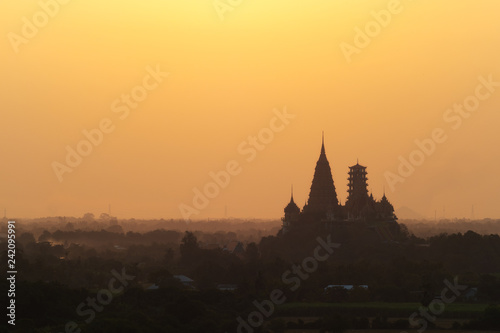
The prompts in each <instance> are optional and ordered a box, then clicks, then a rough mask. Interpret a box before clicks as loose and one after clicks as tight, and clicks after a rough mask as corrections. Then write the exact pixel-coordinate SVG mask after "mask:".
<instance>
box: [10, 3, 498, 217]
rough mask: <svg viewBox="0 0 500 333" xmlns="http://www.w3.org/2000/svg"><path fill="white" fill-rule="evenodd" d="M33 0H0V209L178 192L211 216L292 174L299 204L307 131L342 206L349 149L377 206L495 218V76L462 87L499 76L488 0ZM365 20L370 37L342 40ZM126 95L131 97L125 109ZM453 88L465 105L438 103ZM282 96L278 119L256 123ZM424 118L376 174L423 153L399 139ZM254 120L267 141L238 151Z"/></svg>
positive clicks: (143, 199) (181, 200)
mask: <svg viewBox="0 0 500 333" xmlns="http://www.w3.org/2000/svg"><path fill="white" fill-rule="evenodd" d="M64 2H65V3H64ZM40 3H43V4H45V5H44V7H45V11H46V12H47V13H48V14H47V13H46V12H44V11H43V9H42V7H41V5H40ZM40 3H39V2H30V3H28V2H26V1H14V0H5V1H2V2H1V3H0V22H1V23H0V29H1V31H0V35H1V36H4V37H3V38H1V39H0V55H1V60H2V61H0V71H1V73H2V78H3V80H1V83H0V108H1V113H0V124H1V127H2V130H1V131H0V140H1V141H0V142H1V143H0V156H1V159H0V185H1V189H2V190H1V191H0V208H3V207H5V208H6V209H7V215H8V216H9V217H38V216H56V215H57V216H63V215H66V216H69V215H72V216H81V215H83V214H84V213H86V212H93V213H95V214H100V213H101V212H106V211H107V208H108V204H111V206H112V213H113V215H117V216H118V217H121V218H129V217H135V218H162V217H163V218H180V217H181V216H182V215H181V210H180V205H182V204H184V205H185V206H182V207H187V206H189V207H191V209H192V211H191V212H193V211H194V210H196V211H197V213H196V214H192V215H190V217H191V218H193V219H198V218H203V219H205V218H216V217H222V216H224V209H225V206H226V205H227V210H228V215H229V216H236V217H258V218H278V217H281V216H282V213H283V207H284V206H285V205H286V203H287V202H288V200H289V195H290V193H289V192H290V185H291V184H292V183H293V185H294V189H295V191H294V192H295V199H296V201H297V202H298V203H299V205H300V206H301V207H302V205H303V203H304V201H305V200H306V199H307V195H308V193H309V186H310V183H311V180H312V176H313V171H314V166H315V163H316V161H317V158H318V156H319V152H320V144H321V131H322V130H324V131H325V143H326V153H327V156H328V159H329V161H330V164H331V167H332V171H333V178H334V181H335V185H336V187H337V193H338V195H339V199H340V200H341V201H342V202H344V201H345V198H346V190H347V187H346V184H347V180H346V178H347V170H348V166H349V165H352V164H355V163H356V159H357V158H359V161H360V163H361V164H363V165H365V166H367V167H368V169H367V171H368V177H369V184H370V185H369V188H370V190H371V191H373V194H374V196H375V197H376V198H380V197H381V195H382V193H383V188H384V186H385V188H386V193H387V195H388V197H389V199H390V200H391V201H392V202H393V204H394V206H395V207H400V206H408V207H410V208H412V209H414V210H415V211H417V212H419V213H421V214H423V215H425V216H432V217H433V216H434V211H435V210H437V211H438V217H440V216H442V215H443V209H444V210H445V212H444V214H445V216H446V217H470V216H471V206H472V205H474V210H475V217H476V218H482V217H499V216H500V205H498V200H499V198H500V177H499V176H498V174H497V172H498V170H499V169H500V155H499V153H498V147H497V145H498V142H500V141H499V139H500V132H499V131H498V125H499V122H500V86H495V83H493V84H489V85H487V86H484V84H483V86H482V87H479V88H478V85H480V84H482V83H481V81H480V79H479V78H480V77H482V78H483V79H482V80H483V81H484V80H486V81H487V80H488V77H489V76H491V81H494V82H500V61H499V59H500V20H498V13H499V12H500V2H499V1H496V0H483V1H473V0H464V1H451V0H448V1H424V0H419V1H410V0H401V1H400V2H399V3H398V1H397V0H390V1H378V0H377V1H375V0H364V1H363V0H357V1H354V0H338V1H324V0H311V1H290V0H273V1H269V0H251V1H250V0H241V1H239V2H238V1H236V0H233V1H228V0H220V1H219V2H218V5H219V7H218V10H219V12H218V11H217V9H216V8H215V7H214V1H213V0H206V1H172V0H156V1H155V0H150V1H127V0H121V1H118V0H109V1H97V0H85V1H78V0H72V1H71V0H69V1H68V0H65V1H62V0H61V1H60V3H59V2H56V0H41V2H40ZM63 3H64V4H63ZM228 3H233V4H234V5H235V6H234V7H229V8H230V9H232V10H227V11H224V10H223V9H221V8H226V9H228V7H227V6H229V5H227V4H228ZM238 3H239V4H238ZM224 4H226V5H225V6H226V7H224ZM375 13H376V14H375ZM49 14H50V15H49ZM387 14H388V15H387ZM375 17H378V19H379V22H380V23H378V22H377V21H376V20H375ZM221 18H223V20H222V19H221ZM384 20H385V21H384ZM30 25H33V26H30ZM365 29H368V32H369V35H371V37H370V36H368V37H363V36H357V34H359V31H365V33H366V30H365ZM370 29H372V30H370ZM367 38H368V39H369V40H367ZM363 43H364V44H363ZM347 44H348V45H349V46H346V45H347ZM365 44H366V45H365ZM354 48H356V51H353V50H354ZM346 50H349V52H350V53H349V52H347V53H346ZM154 71H157V72H158V71H159V72H160V73H159V74H155V75H152V74H151V73H152V72H154ZM167 72H168V76H167V75H166V74H164V73H167ZM155 76H156V80H155ZM145 86H147V87H146V88H148V89H146V88H144V87H145ZM488 89H490V90H488ZM132 93H134V94H135V96H138V98H139V97H140V99H141V101H139V102H137V103H136V104H135V102H133V101H131V102H129V103H130V104H129V106H127V104H125V103H126V102H124V101H122V100H121V99H122V98H126V95H130V94H132ZM144 93H145V94H146V95H144ZM477 94H479V97H481V99H479V97H475V96H478V95H477ZM123 96H125V97H123ZM142 99H143V100H142ZM464 101H467V102H468V103H472V104H470V105H469V107H470V108H473V109H474V111H471V112H465V111H462V115H460V113H458V112H455V111H453V110H451V111H447V109H449V108H453V106H454V104H463V103H464ZM474 101H479V104H478V105H474ZM471 105H472V106H471ZM285 108H286V110H287V112H288V113H289V114H291V115H294V116H295V117H294V118H293V119H291V118H290V119H285V120H286V122H288V123H283V122H282V123H279V122H278V120H273V119H274V118H275V117H276V112H278V113H280V112H281V113H283V110H284V109H285ZM273 110H274V111H273ZM457 117H459V118H457ZM459 119H462V120H461V123H458V121H460V120H459ZM102 122H104V125H105V126H104V127H103V128H104V129H105V130H107V131H108V132H109V133H103V134H102V139H101V138H100V137H99V135H97V134H96V135H97V136H95V140H96V141H95V142H98V143H99V144H97V145H96V146H95V145H92V146H90V147H89V146H86V143H85V142H83V141H85V140H86V138H85V136H84V134H83V133H82V131H84V130H88V131H91V130H92V129H95V128H99V126H100V124H102ZM270 122H273V125H274V129H275V131H272V130H266V128H270V126H271V125H270ZM281 125H283V126H281ZM436 128H440V129H441V130H442V133H441V134H442V137H446V140H444V142H442V143H437V144H436V148H435V150H434V151H433V152H432V153H430V154H429V155H425V157H423V161H420V160H419V162H422V163H421V164H420V165H418V166H416V167H415V171H414V172H413V173H412V174H411V175H407V176H405V177H402V178H400V179H399V180H401V179H404V182H399V181H398V182H397V183H392V185H391V184H390V181H388V180H387V177H392V176H388V175H393V176H394V175H398V166H399V164H400V159H399V158H400V156H402V157H403V158H405V159H409V158H410V155H412V154H413V155H412V156H413V158H416V159H417V160H418V158H421V157H422V156H424V155H423V153H422V154H421V155H419V154H420V153H418V152H415V151H416V149H417V145H416V143H415V140H424V139H427V138H430V137H431V136H432V132H433V130H434V129H436ZM278 129H279V130H278ZM93 133H97V132H93ZM259 133H260V135H261V138H264V140H267V143H266V144H265V145H263V146H264V147H261V146H260V144H262V142H260V143H259V142H258V143H257V145H258V147H259V149H262V150H257V149H255V152H256V154H253V153H250V150H249V149H250V148H249V147H251V139H249V136H250V137H251V136H257V137H258V135H259ZM266 135H267V136H266ZM269 135H272V138H271V137H269ZM258 140H260V139H258ZM101 141H102V142H101ZM78 145H80V149H81V150H82V151H84V152H88V149H91V152H90V153H89V154H88V156H83V157H82V160H81V163H79V164H78V163H77V164H78V165H77V166H76V167H70V166H68V164H67V163H66V154H67V150H66V149H67V147H68V146H69V147H70V148H71V149H77V147H78ZM238 147H240V148H238ZM85 149H87V151H85ZM245 149H246V150H245ZM245 151H246V153H244V152H245ZM251 157H252V158H251ZM249 160H250V161H249ZM231 161H233V162H231ZM228 163H230V164H231V163H233V165H232V167H233V169H232V171H233V174H232V175H230V181H229V184H228V185H227V186H225V185H226V184H223V183H222V185H224V188H221V186H219V187H218V188H213V187H212V188H211V189H212V190H213V191H215V192H214V194H215V195H213V198H209V199H207V201H208V203H198V208H200V209H196V207H195V206H194V204H193V197H194V192H193V189H195V188H197V189H200V190H201V191H203V189H204V187H205V186H206V185H207V184H209V183H210V182H212V178H211V177H210V176H209V173H211V172H213V173H217V172H219V171H220V170H224V169H226V167H227V164H228ZM54 165H57V166H58V167H59V170H60V172H59V176H58V175H57V172H56V171H55V170H54ZM75 165H76V164H75ZM61 166H65V167H62V168H63V169H61ZM64 168H66V169H64ZM68 169H71V172H63V173H62V174H61V170H65V171H68ZM389 173H392V174H389ZM399 177H401V176H399ZM391 179H392V180H393V181H394V179H395V178H391ZM60 180H62V181H60ZM210 186H211V185H208V187H209V188H210ZM217 192H218V193H217ZM205 206H206V207H205Z"/></svg>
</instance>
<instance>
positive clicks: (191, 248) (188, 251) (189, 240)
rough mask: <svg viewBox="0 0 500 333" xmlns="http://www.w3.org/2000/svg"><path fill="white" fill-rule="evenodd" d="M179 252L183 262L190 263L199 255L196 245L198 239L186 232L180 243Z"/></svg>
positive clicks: (198, 248)
mask: <svg viewBox="0 0 500 333" xmlns="http://www.w3.org/2000/svg"><path fill="white" fill-rule="evenodd" d="M180 251H181V258H182V260H185V261H192V260H193V259H194V258H195V257H196V255H197V254H199V252H200V246H199V245H198V239H197V238H196V236H195V235H194V234H193V233H192V232H190V231H186V234H185V235H184V237H183V238H182V241H181V246H180Z"/></svg>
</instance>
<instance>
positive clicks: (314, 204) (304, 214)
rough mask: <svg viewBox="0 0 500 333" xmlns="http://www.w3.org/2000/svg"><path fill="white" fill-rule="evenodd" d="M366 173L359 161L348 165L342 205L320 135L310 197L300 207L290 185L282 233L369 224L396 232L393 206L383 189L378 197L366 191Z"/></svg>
mask: <svg viewBox="0 0 500 333" xmlns="http://www.w3.org/2000/svg"><path fill="white" fill-rule="evenodd" d="M366 175H367V172H366V167H365V166H362V165H360V164H359V163H358V162H356V164H355V165H353V166H350V167H349V173H348V181H349V183H348V197H347V200H346V202H345V205H342V204H341V203H339V200H338V199H337V192H336V189H335V184H334V182H333V177H332V170H331V168H330V163H329V162H328V159H327V157H326V152H325V142H324V136H323V138H322V143H321V153H320V155H319V159H318V162H317V163H316V168H315V170H314V177H313V180H312V184H311V190H310V192H309V199H308V200H307V202H306V204H305V205H304V207H303V208H302V211H301V210H300V208H299V207H298V206H297V204H296V203H295V202H294V200H293V188H292V194H291V199H290V202H289V203H288V205H287V206H286V207H285V210H284V211H285V216H284V217H283V218H282V221H283V226H282V233H288V232H293V231H301V230H304V228H308V229H310V228H320V229H323V230H330V231H333V230H335V229H336V228H341V227H348V226H357V227H360V226H361V227H371V228H374V229H376V230H377V232H380V230H385V231H386V233H389V234H390V233H394V232H398V230H399V225H398V223H397V222H396V221H397V217H396V215H395V214H394V207H393V206H392V204H391V203H390V202H389V200H388V199H387V197H386V195H385V193H384V195H383V197H382V199H381V200H379V201H378V200H375V199H374V198H373V195H372V194H369V193H368V183H367V180H368V178H367V176H366ZM383 238H392V237H390V236H386V237H383Z"/></svg>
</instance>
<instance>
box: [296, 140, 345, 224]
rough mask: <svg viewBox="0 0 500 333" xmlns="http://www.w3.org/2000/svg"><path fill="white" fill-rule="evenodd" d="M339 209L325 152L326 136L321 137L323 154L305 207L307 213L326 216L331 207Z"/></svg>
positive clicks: (317, 164)
mask: <svg viewBox="0 0 500 333" xmlns="http://www.w3.org/2000/svg"><path fill="white" fill-rule="evenodd" d="M330 206H332V207H337V206H338V199H337V192H336V190H335V185H334V183H333V178H332V170H331V168H330V163H328V159H327V157H326V152H325V135H324V132H323V133H322V137H321V154H320V156H319V159H318V162H317V163H316V168H315V170H314V176H313V181H312V184H311V190H310V192H309V200H307V204H306V206H305V207H304V210H305V211H306V212H310V213H314V214H321V215H324V214H326V212H327V211H328V209H329V207H330Z"/></svg>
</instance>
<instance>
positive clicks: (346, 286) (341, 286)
mask: <svg viewBox="0 0 500 333" xmlns="http://www.w3.org/2000/svg"><path fill="white" fill-rule="evenodd" d="M354 287H357V288H363V289H368V285H366V284H361V285H357V286H356V285H353V284H330V285H328V286H326V287H325V291H327V290H329V289H335V288H338V289H344V290H352V289H354Z"/></svg>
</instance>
